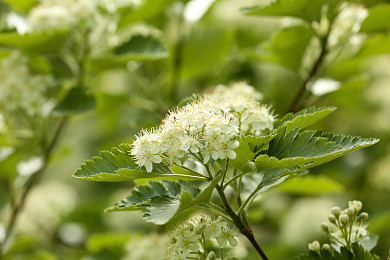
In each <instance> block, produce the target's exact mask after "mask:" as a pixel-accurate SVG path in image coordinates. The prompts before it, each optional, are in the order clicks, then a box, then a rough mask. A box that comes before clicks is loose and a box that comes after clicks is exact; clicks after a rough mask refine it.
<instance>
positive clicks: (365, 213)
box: [358, 212, 368, 220]
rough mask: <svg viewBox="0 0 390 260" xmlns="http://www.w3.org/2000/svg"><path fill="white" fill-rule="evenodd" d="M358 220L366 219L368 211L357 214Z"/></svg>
mask: <svg viewBox="0 0 390 260" xmlns="http://www.w3.org/2000/svg"><path fill="white" fill-rule="evenodd" d="M358 219H359V220H367V219H368V213H367V212H362V213H360V215H359V218H358Z"/></svg>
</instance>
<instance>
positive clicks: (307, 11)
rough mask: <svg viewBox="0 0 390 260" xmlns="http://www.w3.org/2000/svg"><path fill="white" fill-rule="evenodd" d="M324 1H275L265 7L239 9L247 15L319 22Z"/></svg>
mask: <svg viewBox="0 0 390 260" xmlns="http://www.w3.org/2000/svg"><path fill="white" fill-rule="evenodd" d="M325 2H326V1H325V0H316V1H313V0H276V1H271V2H269V4H267V5H260V6H254V7H247V8H243V9H241V11H242V12H244V14H247V15H261V16H290V17H296V18H301V19H303V20H306V21H308V22H312V21H319V19H320V17H321V9H322V6H323V5H324V3H325Z"/></svg>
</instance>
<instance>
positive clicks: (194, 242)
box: [164, 216, 238, 260]
mask: <svg viewBox="0 0 390 260" xmlns="http://www.w3.org/2000/svg"><path fill="white" fill-rule="evenodd" d="M236 237H238V232H236V231H235V229H234V228H233V227H231V226H229V225H228V223H227V222H224V221H222V220H221V219H219V218H217V219H212V218H210V217H207V216H206V217H201V218H200V219H196V220H193V221H191V222H186V223H184V224H183V225H180V226H179V227H178V228H177V229H176V230H175V231H174V232H173V233H172V234H171V242H170V245H169V246H168V248H167V250H166V252H165V256H164V259H167V260H168V259H187V257H190V256H191V257H193V258H191V259H198V258H197V257H200V255H202V257H203V258H199V259H204V257H205V256H207V258H206V259H207V260H212V259H217V258H216V255H215V253H214V252H213V251H211V252H207V251H206V249H205V243H206V241H216V242H217V243H218V246H219V248H226V247H227V245H228V243H229V244H230V246H232V247H235V246H236V245H237V240H236Z"/></svg>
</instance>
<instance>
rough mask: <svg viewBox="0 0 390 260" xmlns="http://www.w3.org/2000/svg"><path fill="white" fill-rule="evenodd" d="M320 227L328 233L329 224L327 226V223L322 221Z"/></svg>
mask: <svg viewBox="0 0 390 260" xmlns="http://www.w3.org/2000/svg"><path fill="white" fill-rule="evenodd" d="M321 229H322V231H324V232H325V233H329V226H328V223H326V222H323V223H322V224H321Z"/></svg>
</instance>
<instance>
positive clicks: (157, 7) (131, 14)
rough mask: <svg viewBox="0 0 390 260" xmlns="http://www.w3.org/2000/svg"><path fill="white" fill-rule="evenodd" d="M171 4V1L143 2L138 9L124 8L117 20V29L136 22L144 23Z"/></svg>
mask: <svg viewBox="0 0 390 260" xmlns="http://www.w3.org/2000/svg"><path fill="white" fill-rule="evenodd" d="M172 2H173V1H172V0H159V1H155V0H144V1H142V2H141V6H139V7H138V8H134V7H129V8H125V9H124V10H122V16H121V18H120V20H119V24H118V27H119V28H121V27H123V26H126V25H129V24H131V23H134V22H136V21H146V20H147V19H149V18H152V17H153V16H156V15H158V14H161V12H162V10H163V9H164V8H166V7H167V6H169V5H170V4H171V3H172Z"/></svg>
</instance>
